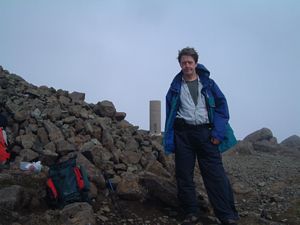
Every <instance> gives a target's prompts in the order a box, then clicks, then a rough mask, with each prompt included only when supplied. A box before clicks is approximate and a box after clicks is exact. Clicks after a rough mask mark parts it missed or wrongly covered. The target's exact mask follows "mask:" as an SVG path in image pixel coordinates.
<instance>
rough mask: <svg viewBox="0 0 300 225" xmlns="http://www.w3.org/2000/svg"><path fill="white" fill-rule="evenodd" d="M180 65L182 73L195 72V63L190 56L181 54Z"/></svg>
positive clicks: (190, 73) (191, 73) (189, 73)
mask: <svg viewBox="0 0 300 225" xmlns="http://www.w3.org/2000/svg"><path fill="white" fill-rule="evenodd" d="M180 67H181V69H182V72H183V74H184V75H188V76H190V75H193V74H196V67H197V63H196V62H195V61H194V59H193V57H192V56H188V55H183V56H181V60H180Z"/></svg>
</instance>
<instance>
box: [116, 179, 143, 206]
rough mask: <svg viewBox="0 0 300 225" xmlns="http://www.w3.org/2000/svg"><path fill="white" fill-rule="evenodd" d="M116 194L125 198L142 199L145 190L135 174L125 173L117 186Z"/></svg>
mask: <svg viewBox="0 0 300 225" xmlns="http://www.w3.org/2000/svg"><path fill="white" fill-rule="evenodd" d="M116 191H117V194H118V195H119V196H120V197H121V198H123V199H126V200H135V201H136V200H143V199H144V197H145V196H146V194H147V193H146V190H145V189H144V188H143V187H142V186H141V185H140V184H139V178H138V176H137V175H134V174H131V173H126V174H124V175H123V177H122V178H121V181H120V182H119V184H118V186H117V190H116Z"/></svg>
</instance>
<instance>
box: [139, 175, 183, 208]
mask: <svg viewBox="0 0 300 225" xmlns="http://www.w3.org/2000/svg"><path fill="white" fill-rule="evenodd" d="M139 180H140V184H141V185H142V186H144V187H145V189H147V190H148V195H150V196H152V197H154V198H157V199H159V200H161V201H162V202H163V203H165V204H166V205H169V206H172V207H178V200H177V188H176V183H175V182H174V180H172V179H167V178H163V177H160V176H157V175H155V174H153V173H149V172H145V173H141V174H140V176H139Z"/></svg>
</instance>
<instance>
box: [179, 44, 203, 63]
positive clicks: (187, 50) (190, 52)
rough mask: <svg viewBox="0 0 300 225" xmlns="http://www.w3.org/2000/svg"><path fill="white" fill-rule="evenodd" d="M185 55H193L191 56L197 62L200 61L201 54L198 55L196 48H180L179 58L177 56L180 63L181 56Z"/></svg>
mask: <svg viewBox="0 0 300 225" xmlns="http://www.w3.org/2000/svg"><path fill="white" fill-rule="evenodd" d="M183 55H187V56H191V57H193V59H194V61H195V63H197V62H198V58H199V55H198V53H197V51H196V50H195V49H194V48H190V47H186V48H183V49H181V50H179V51H178V58H177V59H178V62H179V63H180V60H181V57H182V56H183Z"/></svg>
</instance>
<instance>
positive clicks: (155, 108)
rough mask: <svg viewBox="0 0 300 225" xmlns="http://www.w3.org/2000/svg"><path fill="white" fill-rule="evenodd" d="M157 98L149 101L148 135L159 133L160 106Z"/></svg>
mask: <svg viewBox="0 0 300 225" xmlns="http://www.w3.org/2000/svg"><path fill="white" fill-rule="evenodd" d="M160 105H161V104H160V101H159V100H151V101H150V135H161V109H160V108H161V107H160Z"/></svg>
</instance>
